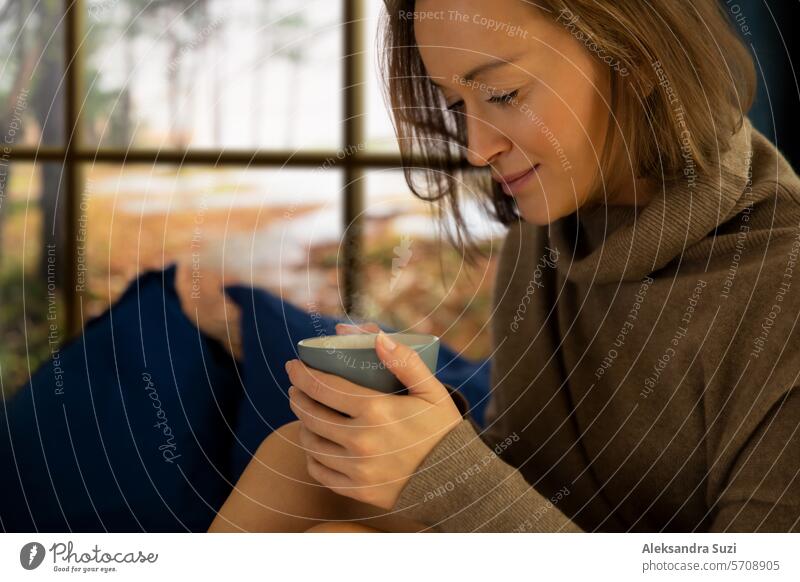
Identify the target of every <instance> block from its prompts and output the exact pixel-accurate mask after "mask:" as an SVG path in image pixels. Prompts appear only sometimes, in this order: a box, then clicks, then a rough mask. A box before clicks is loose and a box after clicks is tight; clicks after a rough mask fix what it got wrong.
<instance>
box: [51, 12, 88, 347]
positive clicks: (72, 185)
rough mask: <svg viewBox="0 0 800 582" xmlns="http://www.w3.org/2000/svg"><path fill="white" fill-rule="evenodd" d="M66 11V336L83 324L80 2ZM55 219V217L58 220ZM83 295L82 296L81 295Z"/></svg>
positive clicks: (64, 266)
mask: <svg viewBox="0 0 800 582" xmlns="http://www.w3.org/2000/svg"><path fill="white" fill-rule="evenodd" d="M64 7H65V8H64V10H65V19H64V22H65V26H66V30H65V39H64V45H65V46H64V76H65V83H66V86H65V92H64V95H65V97H64V101H65V102H64V109H65V112H64V113H65V114H64V119H65V121H66V126H65V132H64V135H65V139H66V149H65V152H64V167H63V171H64V180H63V182H62V184H63V185H64V188H65V190H64V198H65V200H64V202H65V216H64V220H65V225H64V226H65V228H64V249H63V252H62V253H61V254H60V257H61V265H60V268H62V269H63V270H64V273H63V275H64V276H63V281H64V288H63V293H64V302H65V307H66V311H67V318H66V319H67V323H66V326H67V335H68V336H74V335H77V334H78V333H80V331H81V327H82V322H81V313H80V304H79V295H78V293H77V286H76V283H77V268H78V240H77V232H78V220H79V213H80V205H81V200H80V197H81V196H82V192H83V186H84V184H83V174H82V167H81V164H80V162H79V161H78V160H76V159H75V156H74V152H75V150H76V149H78V148H80V146H81V137H82V136H81V125H80V107H81V102H82V92H81V87H80V79H81V73H82V67H81V65H82V62H81V58H80V57H81V54H80V49H79V45H80V42H79V39H80V34H81V31H82V26H81V24H82V16H83V10H84V4H83V0H64ZM57 220H58V218H57ZM81 295H82V294H81Z"/></svg>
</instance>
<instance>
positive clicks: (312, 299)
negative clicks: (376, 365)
mask: <svg viewBox="0 0 800 582" xmlns="http://www.w3.org/2000/svg"><path fill="white" fill-rule="evenodd" d="M380 5H381V2H379V1H376V0H341V1H334V0H308V1H305V2H302V3H297V2H294V1H293V0H174V1H172V0H171V1H170V2H149V1H146V0H65V1H64V2H63V3H59V2H39V3H32V4H31V6H30V7H29V6H28V4H26V3H21V2H6V3H3V4H2V5H0V11H4V12H5V14H2V15H1V16H2V17H1V18H0V41H2V46H3V47H5V48H3V49H0V50H2V51H3V52H2V53H0V55H1V58H2V60H1V61H0V63H1V64H0V67H3V74H2V75H0V102H2V103H9V104H11V107H10V108H9V109H8V110H7V111H5V112H0V130H2V131H3V136H2V139H3V140H4V143H3V144H2V145H3V147H4V148H5V149H4V150H3V153H2V158H0V179H1V181H0V239H2V244H3V247H2V249H0V275H1V276H2V280H1V281H0V293H2V297H0V301H2V308H3V312H2V317H1V318H0V334H2V338H3V342H2V348H0V350H2V351H0V375H2V380H3V383H4V386H5V388H4V390H5V393H6V394H8V393H9V391H10V389H11V388H13V387H16V386H18V385H19V384H21V383H23V382H24V381H25V379H26V378H27V376H28V374H29V373H30V372H31V371H33V370H35V368H36V367H37V366H38V364H39V363H40V362H41V361H42V360H43V359H45V358H46V357H48V355H49V353H50V350H51V349H52V348H53V347H54V346H57V345H58V342H61V341H63V340H64V339H66V338H68V337H70V336H72V335H74V334H77V333H79V331H80V329H81V328H82V326H83V325H84V324H85V322H86V320H87V319H88V318H89V317H91V316H93V315H97V314H98V313H100V312H102V311H103V310H104V309H105V308H106V307H107V306H108V305H109V304H111V303H112V302H113V301H114V300H115V299H116V298H117V297H118V296H119V295H120V293H121V292H122V291H123V290H124V289H125V287H126V285H127V284H128V283H129V282H130V280H131V279H132V278H133V277H135V276H136V275H137V274H138V273H139V272H141V271H143V270H147V269H160V268H163V267H164V266H166V265H167V264H169V263H171V262H173V261H202V263H203V264H204V265H209V266H212V267H214V266H219V267H222V266H224V268H225V270H226V274H228V275H230V274H233V275H234V276H235V277H236V278H237V279H238V280H240V281H242V282H244V283H246V284H253V285H258V286H261V287H266V288H268V289H270V290H272V291H274V292H276V293H279V294H281V295H282V296H283V297H285V298H287V299H288V300H290V301H292V302H294V303H295V304H297V305H299V306H301V307H304V308H306V309H308V310H311V309H312V308H313V309H315V310H319V311H321V312H323V313H326V314H333V315H337V316H344V315H345V314H347V315H350V316H353V317H356V318H360V317H364V318H371V319H375V320H377V321H379V322H381V323H385V324H386V325H391V326H394V327H398V328H401V329H414V330H418V331H428V332H433V333H437V334H439V335H441V336H442V337H443V339H444V341H446V342H448V343H449V344H450V345H453V346H454V347H456V348H457V349H461V350H463V351H464V353H465V355H468V356H474V357H483V356H486V355H488V352H489V347H488V337H489V334H488V328H487V325H486V322H487V319H488V316H489V293H490V282H491V281H492V280H493V271H492V268H493V261H492V260H490V261H489V262H488V263H487V264H485V265H483V267H482V268H480V269H478V270H477V271H476V272H474V273H466V272H464V270H463V269H460V268H459V267H458V265H459V263H458V262H457V261H456V262H453V261H450V260H447V261H443V263H445V264H447V265H448V267H453V266H454V265H455V269H454V270H453V271H452V272H450V273H446V276H445V278H444V280H442V278H441V277H440V273H439V270H438V265H439V261H438V258H437V257H438V255H437V253H439V252H453V253H454V251H452V250H451V249H449V247H447V248H446V245H443V246H442V247H441V249H440V248H439V247H438V246H436V245H435V237H434V235H435V232H436V231H435V227H434V225H433V223H432V221H431V215H430V209H429V208H427V205H426V204H425V203H423V202H421V201H419V200H417V199H416V198H415V197H413V195H412V194H411V193H409V191H408V189H407V187H406V185H405V183H404V181H403V179H402V172H400V171H399V170H398V168H399V167H400V159H399V152H398V149H397V145H396V142H395V140H394V133H393V129H392V126H391V122H390V120H389V116H388V114H387V112H386V110H385V105H384V103H383V99H382V96H381V93H380V89H379V87H380V85H379V81H378V77H377V71H376V59H375V55H374V42H375V27H376V23H377V17H378V8H379V7H380ZM25 10H32V11H33V12H25ZM42 39H46V42H44V43H43V42H41V41H42ZM9 47H10V48H9ZM480 218H481V217H478V219H480ZM498 235H499V232H498V231H496V230H492V229H491V228H490V227H489V226H488V225H487V228H486V229H485V241H486V244H487V245H488V247H487V248H491V245H492V244H493V241H494V240H495V239H496V237H497V236H498ZM453 256H456V253H454V254H453ZM451 276H452V278H451ZM465 277H466V278H465ZM465 281H469V282H468V283H467V282H465ZM12 298H13V299H12Z"/></svg>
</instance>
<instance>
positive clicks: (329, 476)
mask: <svg viewBox="0 0 800 582" xmlns="http://www.w3.org/2000/svg"><path fill="white" fill-rule="evenodd" d="M306 469H307V470H308V474H309V475H310V476H311V477H313V478H314V479H316V480H317V481H318V482H319V483H320V484H321V485H324V486H325V487H327V488H328V489H330V490H331V491H333V492H334V493H339V494H340V495H346V496H347V495H348V493H349V492H352V491H353V490H354V488H355V483H354V482H353V480H352V479H350V477H348V476H347V475H345V474H343V473H340V472H339V471H336V470H335V469H331V468H330V467H326V466H325V465H323V464H322V463H320V462H319V461H318V460H317V459H315V458H314V457H312V456H310V455H306Z"/></svg>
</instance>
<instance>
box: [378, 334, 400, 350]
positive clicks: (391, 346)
mask: <svg viewBox="0 0 800 582" xmlns="http://www.w3.org/2000/svg"><path fill="white" fill-rule="evenodd" d="M378 337H379V338H381V342H382V343H383V347H385V348H386V349H387V350H389V351H390V352H391V351H394V349H395V348H396V347H397V344H396V343H394V342H393V341H392V340H391V339H389V336H388V335H386V334H385V333H383V331H381V332H380V333H379V334H378Z"/></svg>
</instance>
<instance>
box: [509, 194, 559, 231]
mask: <svg viewBox="0 0 800 582" xmlns="http://www.w3.org/2000/svg"><path fill="white" fill-rule="evenodd" d="M516 201H517V208H518V209H519V215H520V216H521V217H522V219H523V220H524V221H525V222H527V223H528V224H533V225H536V226H547V225H548V224H552V223H553V222H555V221H556V220H558V219H559V218H563V217H564V216H567V215H568V214H570V213H571V212H573V210H570V209H565V208H561V207H559V206H557V205H555V204H553V203H548V202H547V201H546V199H545V198H543V197H540V196H536V195H530V194H520V195H519V196H517V197H516Z"/></svg>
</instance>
